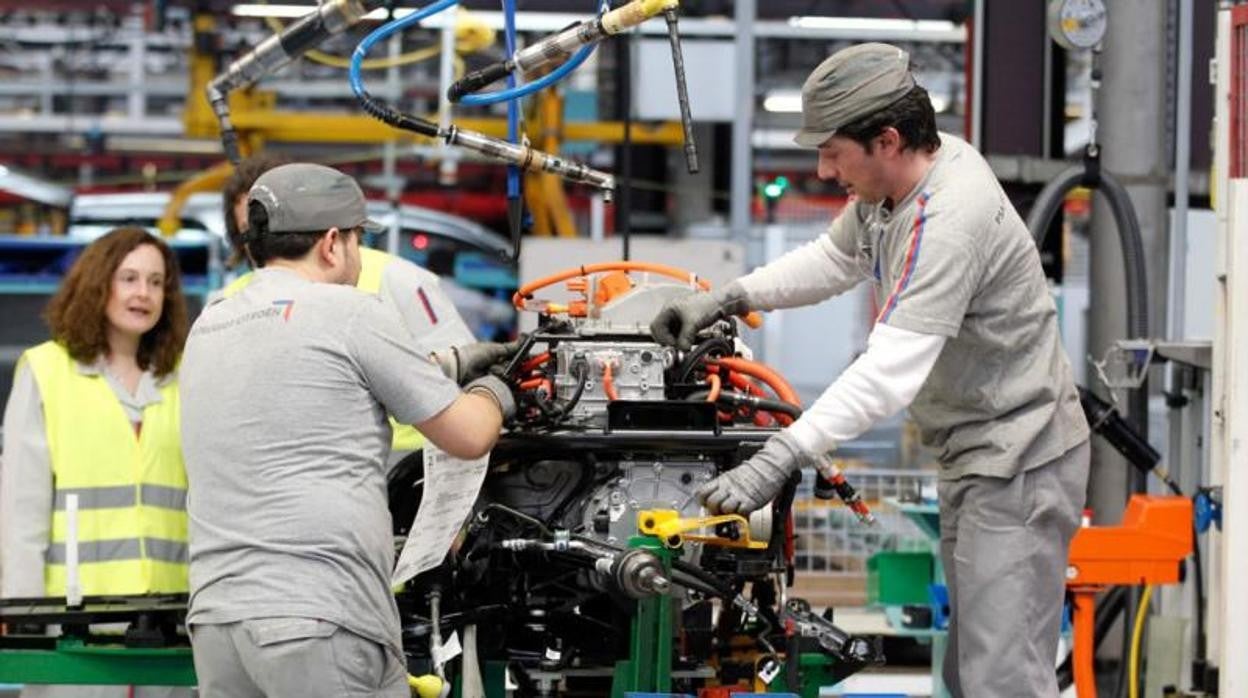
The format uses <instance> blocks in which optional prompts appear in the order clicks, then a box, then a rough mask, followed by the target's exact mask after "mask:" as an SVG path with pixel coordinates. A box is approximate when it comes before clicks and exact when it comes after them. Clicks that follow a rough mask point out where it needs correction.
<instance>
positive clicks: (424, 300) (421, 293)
mask: <svg viewBox="0 0 1248 698" xmlns="http://www.w3.org/2000/svg"><path fill="white" fill-rule="evenodd" d="M416 297H417V298H419V299H420V304H421V305H422V306H423V307H424V309H425V314H426V315H428V316H429V324H431V325H436V324H438V314H437V313H435V312H433V304H432V303H430V302H429V296H426V295H425V289H423V288H418V289H416Z"/></svg>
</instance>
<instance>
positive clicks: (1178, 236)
mask: <svg viewBox="0 0 1248 698" xmlns="http://www.w3.org/2000/svg"><path fill="white" fill-rule="evenodd" d="M1178 19H1179V56H1178V59H1179V66H1178V77H1177V85H1176V94H1175V100H1174V101H1175V115H1174V225H1173V227H1172V228H1171V229H1170V299H1169V306H1170V310H1169V312H1168V313H1167V315H1166V317H1167V319H1168V322H1167V323H1166V324H1167V325H1168V328H1167V329H1168V331H1167V332H1166V336H1168V337H1169V338H1170V339H1171V341H1179V340H1181V339H1183V335H1184V332H1183V325H1184V310H1185V309H1184V307H1183V306H1184V303H1185V302H1186V295H1187V294H1186V291H1187V289H1186V288H1185V286H1186V284H1187V266H1186V263H1187V208H1188V197H1189V191H1188V187H1189V184H1190V176H1191V175H1190V171H1191V154H1192V152H1191V151H1192V139H1191V123H1192V20H1193V12H1192V0H1179V18H1178ZM1171 467H1173V465H1172V466H1171Z"/></svg>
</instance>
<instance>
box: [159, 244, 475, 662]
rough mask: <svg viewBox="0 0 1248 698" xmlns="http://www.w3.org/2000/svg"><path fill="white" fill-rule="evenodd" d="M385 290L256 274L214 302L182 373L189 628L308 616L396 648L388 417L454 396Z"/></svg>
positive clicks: (436, 407) (194, 335) (426, 412)
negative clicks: (236, 290)
mask: <svg viewBox="0 0 1248 698" xmlns="http://www.w3.org/2000/svg"><path fill="white" fill-rule="evenodd" d="M416 344H417V342H416V341H414V338H413V337H411V335H410V333H408V332H407V330H406V329H404V327H403V325H402V322H401V321H400V319H399V317H398V315H397V314H396V313H395V311H394V309H393V308H392V307H391V306H389V305H388V304H385V303H383V302H382V301H381V300H380V299H379V298H378V297H377V296H375V295H370V294H365V293H362V292H360V291H357V290H356V289H354V288H351V287H348V286H342V285H336V284H324V283H313V282H311V281H308V280H306V279H304V278H302V277H300V276H299V275H297V274H295V273H293V272H291V271H287V270H283V269H275V268H271V269H261V270H259V271H258V272H256V278H255V280H254V281H253V282H252V283H251V284H249V285H248V286H247V287H246V288H245V289H243V290H242V291H241V292H239V293H237V294H235V295H234V296H231V297H230V298H226V299H222V300H218V301H217V302H216V303H214V304H212V305H210V306H209V307H207V308H205V310H204V312H203V314H201V315H200V317H199V319H198V320H196V322H195V325H194V326H193V327H192V329H191V334H190V337H189V338H188V340H187V345H186V352H185V354H184V358H183V362H182V367H181V371H180V378H181V386H182V446H183V457H184V459H185V461H186V470H187V480H188V483H189V492H188V501H187V511H188V514H189V515H190V577H191V580H190V581H191V600H190V610H189V613H188V616H187V620H188V622H190V623H229V622H235V621H241V620H247V619H252V618H264V617H276V616H299V617H308V618H318V619H321V620H326V621H329V622H332V623H335V624H337V625H340V626H342V627H345V628H347V629H348V630H350V631H352V632H354V633H357V634H359V635H362V636H364V637H368V638H371V639H373V640H375V641H377V642H379V643H381V644H383V645H386V646H389V647H391V648H393V649H394V650H395V651H396V652H400V651H401V644H400V639H399V619H398V609H397V608H396V606H395V602H394V597H393V595H392V594H391V592H390V573H391V571H392V569H393V566H394V541H393V538H392V536H391V522H390V514H389V511H388V508H387V497H386V472H385V462H386V456H387V454H388V451H389V448H390V439H391V432H390V426H389V424H388V422H387V421H386V414H392V415H394V416H395V418H396V419H398V420H399V421H400V422H403V423H407V424H412V423H418V422H422V421H425V420H427V419H429V418H431V417H434V416H436V415H437V414H438V413H439V412H441V411H442V410H444V409H445V408H446V407H448V406H449V405H450V404H451V403H452V402H453V401H454V400H455V399H456V398H457V397H458V395H459V388H458V386H456V385H455V384H454V383H453V382H452V381H450V380H448V379H447V378H445V377H444V376H443V375H442V373H441V371H439V370H438V368H437V367H436V366H435V365H434V364H432V363H431V362H430V361H429V359H428V358H427V356H426V355H425V354H424V353H423V351H421V350H419V349H416V348H415V346H416Z"/></svg>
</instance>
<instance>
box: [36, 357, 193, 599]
mask: <svg viewBox="0 0 1248 698" xmlns="http://www.w3.org/2000/svg"><path fill="white" fill-rule="evenodd" d="M22 361H26V362H29V364H30V369H31V372H32V374H33V375H34V377H35V381H36V383H37V384H38V385H39V395H40V397H41V398H42V399H43V416H44V421H45V423H46V428H47V438H48V453H49V456H50V457H51V461H52V478H53V502H54V504H53V511H52V538H51V541H50V543H51V545H50V546H49V548H48V553H47V557H46V560H45V564H44V575H43V578H44V592H45V593H46V594H47V595H48V596H64V595H65V584H66V575H67V572H68V569H67V568H66V564H65V563H66V557H67V550H66V540H67V533H68V529H69V517H68V515H67V503H68V501H69V495H77V500H78V509H77V541H78V545H77V551H78V580H79V586H80V589H81V591H82V594H83V595H84V596H98V595H117V594H125V595H133V594H151V593H181V592H186V591H187V588H188V587H187V535H186V529H187V518H186V469H185V467H184V466H183V463H182V447H181V440H180V438H179V419H178V412H179V407H178V388H177V381H176V380H171V381H169V382H168V383H166V384H165V385H164V386H163V387H161V388H160V402H157V403H153V404H151V405H148V406H147V407H146V408H144V409H143V426H142V429H141V430H140V433H139V434H138V435H136V434H135V432H134V427H133V425H132V424H131V423H130V420H129V418H128V417H127V415H126V412H125V408H123V407H122V405H121V403H120V402H118V400H117V396H116V394H114V393H113V389H112V388H111V387H109V385H108V381H107V380H106V379H105V378H104V376H103V375H84V374H83V373H81V372H80V371H79V370H78V367H77V364H76V362H75V361H74V359H73V358H72V357H71V356H70V355H69V352H68V351H66V349H65V347H64V346H62V345H61V344H58V343H56V342H44V343H43V344H40V345H39V346H37V347H35V348H33V349H30V350H28V351H26V353H25V354H23V356H22Z"/></svg>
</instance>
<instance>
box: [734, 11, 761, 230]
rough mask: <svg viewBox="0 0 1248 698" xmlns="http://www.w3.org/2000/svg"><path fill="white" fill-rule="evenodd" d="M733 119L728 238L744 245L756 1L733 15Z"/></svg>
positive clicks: (750, 164)
mask: <svg viewBox="0 0 1248 698" xmlns="http://www.w3.org/2000/svg"><path fill="white" fill-rule="evenodd" d="M733 17H734V20H735V22H736V29H737V37H736V51H735V53H736V85H735V87H736V91H737V93H736V94H737V108H736V114H735V115H734V116H735V117H736V118H735V119H734V120H733V122H732V178H731V180H730V184H729V194H730V196H731V200H730V201H729V209H728V210H729V213H730V216H731V218H730V227H731V229H732V236H733V238H735V239H736V240H739V241H740V242H742V243H744V242H745V241H746V240H747V239H748V237H749V234H750V197H751V192H752V190H753V180H754V158H753V147H752V146H751V144H750V135H751V133H752V132H753V130H754V20H755V18H756V17H757V2H756V0H737V2H736V12H735V14H734V15H733Z"/></svg>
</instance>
